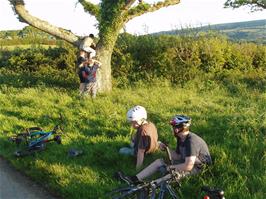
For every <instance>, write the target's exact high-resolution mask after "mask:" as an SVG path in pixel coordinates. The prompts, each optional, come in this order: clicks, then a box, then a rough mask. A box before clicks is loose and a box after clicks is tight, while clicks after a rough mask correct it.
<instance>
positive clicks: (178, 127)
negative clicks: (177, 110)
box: [173, 124, 184, 129]
mask: <svg viewBox="0 0 266 199" xmlns="http://www.w3.org/2000/svg"><path fill="white" fill-rule="evenodd" d="M182 127H184V125H183V124H177V125H173V129H180V128H182Z"/></svg>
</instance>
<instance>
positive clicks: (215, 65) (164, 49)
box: [112, 32, 266, 86]
mask: <svg viewBox="0 0 266 199" xmlns="http://www.w3.org/2000/svg"><path fill="white" fill-rule="evenodd" d="M265 51H266V46H265V45H257V44H253V43H233V42H230V41H228V40H227V39H226V38H225V37H223V36H220V35H217V34H215V33H213V34H212V33H211V32H210V33H208V34H200V35H192V36H170V35H159V36H151V35H146V36H138V37H136V36H132V35H128V34H123V35H120V37H119V38H118V42H117V45H116V47H115V50H114V53H113V57H112V65H113V66H114V68H113V71H112V72H113V76H114V78H115V80H116V81H117V84H118V85H121V86H125V83H127V84H132V83H134V82H138V81H144V82H150V83H151V84H152V82H153V80H154V79H155V80H157V79H161V80H163V79H167V80H169V81H170V82H171V83H173V84H176V83H179V84H184V83H185V82H187V81H189V80H191V79H194V78H195V77H197V76H199V75H212V74H216V73H219V72H222V71H224V70H231V72H232V71H233V70H241V71H252V70H258V69H259V70H263V71H265V64H264V63H265V59H266V56H265Z"/></svg>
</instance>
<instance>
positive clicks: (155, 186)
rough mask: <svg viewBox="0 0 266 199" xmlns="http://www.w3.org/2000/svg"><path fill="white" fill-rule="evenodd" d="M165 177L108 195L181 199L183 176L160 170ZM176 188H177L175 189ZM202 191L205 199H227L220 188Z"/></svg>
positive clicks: (145, 198) (146, 198)
mask: <svg viewBox="0 0 266 199" xmlns="http://www.w3.org/2000/svg"><path fill="white" fill-rule="evenodd" d="M166 152H167V156H168V159H169V161H170V164H173V160H172V158H171V155H170V150H169V148H168V147H166ZM160 171H161V173H162V174H163V177H161V178H159V179H160V180H159V179H156V180H152V181H149V182H143V183H141V184H137V185H129V186H127V187H122V188H118V189H114V190H112V191H111V192H110V193H108V194H107V196H109V197H110V198H112V199H123V198H136V199H148V198H150V199H156V198H158V199H164V198H172V199H179V196H178V195H177V194H176V191H175V189H176V188H178V189H179V188H180V187H181V185H180V179H181V175H180V174H179V173H177V172H175V171H174V170H168V171H167V170H166V167H162V168H160ZM173 186H175V188H174V187H173ZM201 191H202V192H204V196H203V199H225V198H224V192H223V190H221V189H218V188H211V187H208V186H203V187H202V188H201Z"/></svg>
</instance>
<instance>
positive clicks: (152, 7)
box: [125, 0, 180, 22]
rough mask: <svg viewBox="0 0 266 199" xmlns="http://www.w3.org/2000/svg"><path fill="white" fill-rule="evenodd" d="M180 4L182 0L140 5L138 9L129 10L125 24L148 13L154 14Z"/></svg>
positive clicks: (165, 0)
mask: <svg viewBox="0 0 266 199" xmlns="http://www.w3.org/2000/svg"><path fill="white" fill-rule="evenodd" d="M178 3H180V0H164V1H160V2H157V3H155V4H148V3H145V2H143V3H140V4H138V5H137V6H136V7H134V8H131V9H129V10H128V12H127V15H126V17H125V22H128V21H129V20H131V19H133V18H135V17H137V16H140V15H143V14H145V13H147V12H154V11H157V10H159V9H161V8H164V7H168V6H172V5H176V4H178Z"/></svg>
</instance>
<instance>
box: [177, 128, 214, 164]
mask: <svg viewBox="0 0 266 199" xmlns="http://www.w3.org/2000/svg"><path fill="white" fill-rule="evenodd" d="M176 152H177V154H180V155H181V161H182V162H185V158H186V157H189V156H196V161H195V166H196V167H198V168H201V167H202V165H203V164H211V163H212V160H211V155H210V152H209V149H208V146H207V144H206V142H205V141H204V140H203V139H202V138H201V137H199V136H198V135H196V134H195V133H192V132H189V134H188V135H187V137H186V139H185V140H184V142H182V141H181V140H180V139H177V146H176Z"/></svg>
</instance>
